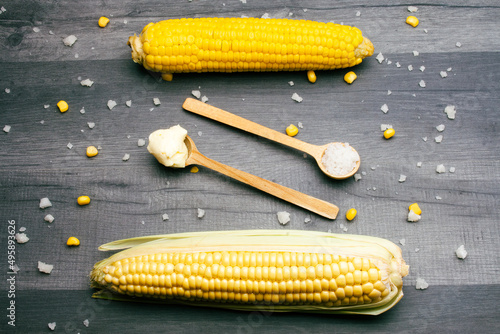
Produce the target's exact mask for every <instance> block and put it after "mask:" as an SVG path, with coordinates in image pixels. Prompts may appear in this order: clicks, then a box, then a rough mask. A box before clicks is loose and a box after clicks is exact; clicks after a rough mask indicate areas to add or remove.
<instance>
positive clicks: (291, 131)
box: [286, 124, 299, 137]
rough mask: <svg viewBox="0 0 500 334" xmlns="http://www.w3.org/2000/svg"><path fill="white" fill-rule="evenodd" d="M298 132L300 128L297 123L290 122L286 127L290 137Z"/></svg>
mask: <svg viewBox="0 0 500 334" xmlns="http://www.w3.org/2000/svg"><path fill="white" fill-rule="evenodd" d="M297 133H299V129H298V128H297V127H296V126H295V125H293V124H290V125H289V126H288V127H287V128H286V134H287V135H289V136H290V137H294V136H296V135H297Z"/></svg>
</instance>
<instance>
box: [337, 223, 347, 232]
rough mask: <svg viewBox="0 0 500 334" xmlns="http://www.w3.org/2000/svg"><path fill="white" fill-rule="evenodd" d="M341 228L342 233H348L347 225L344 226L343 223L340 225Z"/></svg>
mask: <svg viewBox="0 0 500 334" xmlns="http://www.w3.org/2000/svg"><path fill="white" fill-rule="evenodd" d="M339 227H340V229H341V230H342V231H344V232H347V230H348V228H347V226H345V225H344V224H342V223H340V225H339Z"/></svg>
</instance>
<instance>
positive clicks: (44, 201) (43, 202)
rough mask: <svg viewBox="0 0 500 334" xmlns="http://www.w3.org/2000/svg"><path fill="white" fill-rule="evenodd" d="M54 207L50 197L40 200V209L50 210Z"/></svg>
mask: <svg viewBox="0 0 500 334" xmlns="http://www.w3.org/2000/svg"><path fill="white" fill-rule="evenodd" d="M51 206H52V203H51V202H50V200H49V198H48V197H44V198H42V199H40V209H46V208H50V207H51Z"/></svg>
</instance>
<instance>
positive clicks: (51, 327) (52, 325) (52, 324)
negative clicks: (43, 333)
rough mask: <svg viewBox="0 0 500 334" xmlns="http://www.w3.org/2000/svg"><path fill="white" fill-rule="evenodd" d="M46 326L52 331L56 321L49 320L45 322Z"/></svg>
mask: <svg viewBox="0 0 500 334" xmlns="http://www.w3.org/2000/svg"><path fill="white" fill-rule="evenodd" d="M47 326H49V328H50V330H51V331H53V330H55V329H56V323H55V322H49V323H48V324H47Z"/></svg>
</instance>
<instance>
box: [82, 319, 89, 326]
mask: <svg viewBox="0 0 500 334" xmlns="http://www.w3.org/2000/svg"><path fill="white" fill-rule="evenodd" d="M89 324H90V322H89V319H85V320H83V325H84V326H85V327H89Z"/></svg>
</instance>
